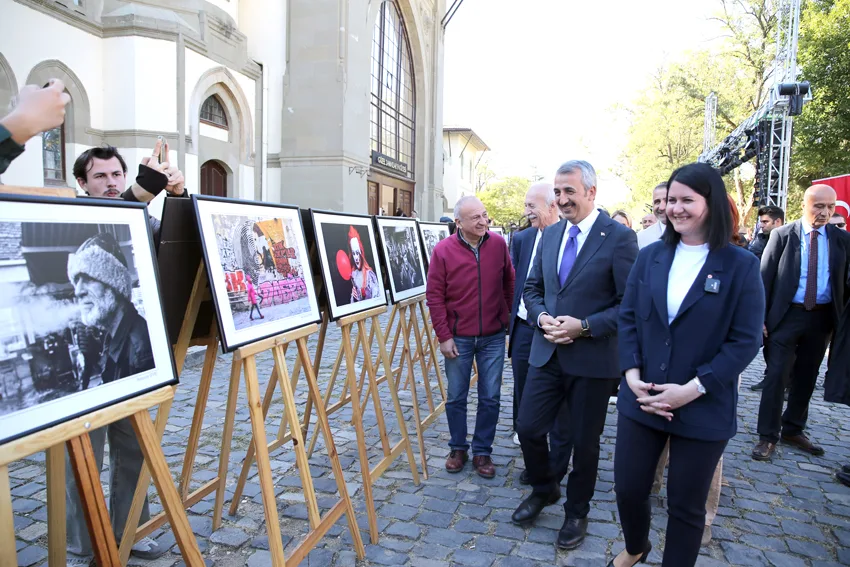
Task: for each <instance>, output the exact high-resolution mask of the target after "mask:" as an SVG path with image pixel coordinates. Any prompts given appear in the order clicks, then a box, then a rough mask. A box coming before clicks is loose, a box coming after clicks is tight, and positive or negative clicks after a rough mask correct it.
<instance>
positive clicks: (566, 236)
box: [511, 161, 638, 549]
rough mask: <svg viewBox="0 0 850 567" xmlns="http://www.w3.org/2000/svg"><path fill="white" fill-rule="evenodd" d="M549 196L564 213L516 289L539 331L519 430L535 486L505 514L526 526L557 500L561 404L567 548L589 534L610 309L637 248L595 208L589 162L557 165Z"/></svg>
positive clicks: (607, 387) (612, 371) (613, 351)
mask: <svg viewBox="0 0 850 567" xmlns="http://www.w3.org/2000/svg"><path fill="white" fill-rule="evenodd" d="M555 195H556V197H557V200H558V207H559V208H560V209H561V213H562V215H563V217H564V220H562V221H561V222H559V223H558V224H555V225H553V226H550V227H548V228H547V229H545V230H544V231H543V236H542V237H541V240H540V244H539V246H538V250H539V253H538V254H537V255H536V257H535V258H534V263H533V265H532V268H531V273H530V274H529V275H528V279H527V280H526V283H525V291H524V293H523V299H524V300H525V306H526V308H527V309H528V319H529V320H530V321H533V322H534V324H535V326H536V327H537V328H536V330H535V332H534V339H533V340H532V343H531V353H530V355H529V364H530V366H531V367H530V368H529V371H528V379H527V381H526V384H525V389H524V391H523V396H522V403H521V405H520V408H519V420H518V422H517V430H518V433H519V439H520V443H521V445H522V453H523V456H524V458H525V466H526V468H527V469H528V476H529V481H530V483H531V485H532V486H533V487H534V491H533V492H532V494H531V496H530V497H529V498H527V499H526V500H525V501H523V502H522V504H520V505H519V507H518V508H517V509H516V511H515V512H514V514H513V516H512V518H511V519H512V520H513V521H514V522H515V523H518V524H527V523H529V522H531V521H533V520H534V519H535V518H536V517H537V516H538V515H539V514H540V512H541V511H542V510H543V507H544V506H546V505H547V504H554V503H555V502H557V501H558V499H559V498H560V489H559V487H558V485H557V484H556V482H555V481H556V479H555V478H554V474H553V473H554V471H553V470H552V469H551V468H550V466H549V447H548V445H547V443H546V434H547V433H549V432H550V431H551V430H552V428H553V426H554V423H555V420H556V417H558V415H559V413H560V412H561V406H562V405H563V404H566V409H565V410H564V411H565V415H566V416H567V417H568V419H569V430H570V438H571V440H572V443H573V451H574V453H573V469H572V471H571V472H570V476H569V480H568V482H567V501H566V503H565V504H564V510H565V512H566V520H565V521H564V525H563V527H562V528H561V531H560V532H559V534H558V541H557V544H558V547H560V548H562V549H575V548H576V547H578V546H579V545H581V542H582V541H584V537H585V534H586V532H587V515H588V512H590V500H591V499H592V498H593V492H594V489H595V487H596V473H597V469H598V467H599V437H600V435H602V429H603V427H604V426H605V416H606V415H607V413H608V398H609V396H610V395H611V392H612V391H613V389H614V385H615V384H616V382H617V381H618V380H619V378H618V377H619V376H620V369H619V368H618V365H617V339H616V334H617V316H618V311H619V308H620V301H621V300H622V299H623V294H624V293H625V290H626V280H627V278H628V275H629V271H630V270H631V268H632V264H634V261H635V258H636V257H637V254H638V246H637V236H636V235H635V233H634V232H633V231H632V230H631V229H629V228H628V227H626V226H623V225H621V224H620V223H618V222H617V221H615V220H612V219H611V217H609V216H607V215H602V214H600V213H599V211H598V210H597V209H596V205H595V200H596V172H595V171H594V169H593V166H591V165H590V164H589V163H587V162H585V161H568V162H566V163H565V164H563V165H562V166H561V167H560V168H559V169H558V172H557V173H556V175H555Z"/></svg>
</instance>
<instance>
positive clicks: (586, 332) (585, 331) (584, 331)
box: [579, 319, 591, 339]
mask: <svg viewBox="0 0 850 567" xmlns="http://www.w3.org/2000/svg"><path fill="white" fill-rule="evenodd" d="M590 336H591V335H590V324H589V323H588V322H587V319H582V320H581V333H579V337H582V338H585V339H587V338H590Z"/></svg>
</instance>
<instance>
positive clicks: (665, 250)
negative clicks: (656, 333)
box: [638, 244, 674, 327]
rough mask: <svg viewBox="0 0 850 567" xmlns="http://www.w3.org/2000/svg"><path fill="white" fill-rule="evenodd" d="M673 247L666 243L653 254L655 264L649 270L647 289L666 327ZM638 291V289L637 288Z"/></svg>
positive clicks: (668, 318)
mask: <svg viewBox="0 0 850 567" xmlns="http://www.w3.org/2000/svg"><path fill="white" fill-rule="evenodd" d="M673 252H674V249H673V248H671V247H670V246H667V245H666V244H664V245H662V247H661V250H659V252H658V254H657V255H656V256H655V264H654V265H653V266H652V269H651V270H650V272H649V282H647V283H649V289H650V292H651V293H652V303H653V304H654V305H655V309H656V310H657V311H658V315H660V316H661V321H662V322H663V323H664V326H665V327H666V326H667V325H668V324H669V320H670V317H669V316H668V314H667V282H668V280H669V279H670V266H672V265H673ZM638 293H640V290H638Z"/></svg>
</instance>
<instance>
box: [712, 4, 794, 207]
mask: <svg viewBox="0 0 850 567" xmlns="http://www.w3.org/2000/svg"><path fill="white" fill-rule="evenodd" d="M800 4H801V0H781V1H780V4H779V8H778V13H777V15H778V21H777V25H776V58H775V60H774V64H773V67H772V69H771V75H772V78H773V82H772V85H771V87H770V90H769V91H768V93H767V97H766V100H765V101H764V103H763V104H762V105H761V106H760V107H759V108H758V110H756V111H755V112H754V113H753V114H752V115H750V117H749V118H747V119H746V120H744V121H743V122H742V123H741V124H740V125H739V126H738V127H737V128H735V130H733V131H732V133H731V134H729V135H728V136H726V138H724V139H723V141H722V142H720V143H719V144H717V145H715V144H714V143H713V138H714V130H715V125H716V123H717V96H716V95H715V94H714V93H711V94H709V95H708V97H706V99H705V132H704V145H703V153H702V155H701V156H700V157H699V161H701V162H705V163H710V164H712V165H713V166H714V167H716V168H718V169H719V170H720V172H721V173H722V174H724V175H725V174H726V173H729V172H730V171H732V170H734V169H735V168H737V167H739V166H740V165H741V164H743V163H744V162H746V161H749V160H751V159H752V158H754V157H758V160H757V162H756V181H755V184H756V190H755V191H754V193H753V202H754V204H756V205H758V206H764V205H774V206H777V207H780V208H782V209H783V210H784V209H785V206H786V203H787V200H788V173H789V171H790V165H791V160H790V158H791V132H792V129H793V125H794V116H798V115H799V114H800V113H801V112H802V110H803V104H804V102H807V101H808V100H811V88H810V85H809V83H808V82H806V81H804V82H797V78H798V75H799V72H798V69H797V44H798V39H799V33H800ZM709 130H710V131H709Z"/></svg>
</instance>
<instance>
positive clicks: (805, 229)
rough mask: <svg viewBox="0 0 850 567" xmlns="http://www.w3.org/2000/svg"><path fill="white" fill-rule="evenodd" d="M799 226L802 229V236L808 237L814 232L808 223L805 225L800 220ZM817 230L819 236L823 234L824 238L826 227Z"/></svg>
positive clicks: (804, 222)
mask: <svg viewBox="0 0 850 567" xmlns="http://www.w3.org/2000/svg"><path fill="white" fill-rule="evenodd" d="M800 226H802V227H803V234H806V235H808V234H809V233H810V232H811V231H813V230H814V227H812V225H810V224H809V223H807V222H806V221H804V220H803V219H800ZM817 230H818V233H819V234H823V235H824V236H826V225H824V226H822V227H820V228H819V229H817Z"/></svg>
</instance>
